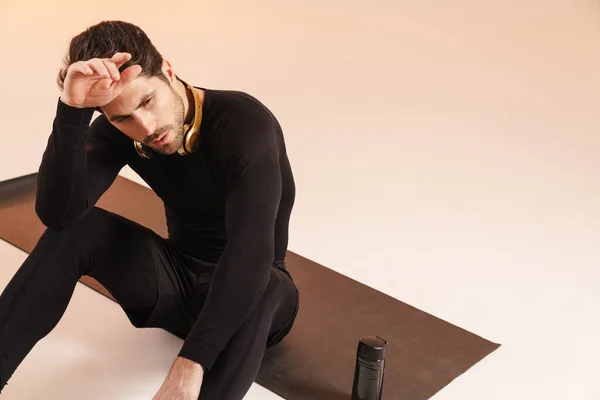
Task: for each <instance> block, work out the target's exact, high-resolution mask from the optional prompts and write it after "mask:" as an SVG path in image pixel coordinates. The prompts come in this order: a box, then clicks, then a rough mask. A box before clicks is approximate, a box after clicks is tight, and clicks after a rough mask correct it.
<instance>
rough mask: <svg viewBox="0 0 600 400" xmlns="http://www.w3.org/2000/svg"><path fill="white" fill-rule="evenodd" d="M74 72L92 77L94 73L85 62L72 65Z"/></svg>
mask: <svg viewBox="0 0 600 400" xmlns="http://www.w3.org/2000/svg"><path fill="white" fill-rule="evenodd" d="M70 69H71V71H72V72H78V73H80V74H82V75H92V74H93V73H94V71H93V70H92V69H91V68H90V67H89V66H88V65H87V64H86V63H85V62H83V61H78V62H76V63H74V64H73V65H71V67H70Z"/></svg>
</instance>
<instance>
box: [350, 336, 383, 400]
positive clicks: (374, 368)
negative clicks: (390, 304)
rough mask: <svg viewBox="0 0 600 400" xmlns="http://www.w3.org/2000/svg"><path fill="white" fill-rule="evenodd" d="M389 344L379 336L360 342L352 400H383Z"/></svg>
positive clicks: (363, 338) (363, 339) (368, 337)
mask: <svg viewBox="0 0 600 400" xmlns="http://www.w3.org/2000/svg"><path fill="white" fill-rule="evenodd" d="M386 349H387V342H386V341H385V339H382V338H380V337H379V336H365V337H362V338H360V341H359V342H358V350H357V351H356V369H355V371H354V384H353V385H352V400H381V394H382V392H383V373H384V370H385V353H386Z"/></svg>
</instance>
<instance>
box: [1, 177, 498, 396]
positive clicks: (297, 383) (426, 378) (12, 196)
mask: <svg viewBox="0 0 600 400" xmlns="http://www.w3.org/2000/svg"><path fill="white" fill-rule="evenodd" d="M36 182H37V174H32V175H27V176H23V177H20V178H15V179H11V180H8V181H4V182H0V238H2V239H4V240H5V241H7V242H9V243H11V244H13V245H14V246H16V247H18V248H20V249H22V250H24V251H26V252H31V250H32V249H33V247H34V246H35V244H36V242H37V240H38V239H39V237H40V236H41V234H42V233H43V231H44V229H45V227H44V226H43V225H42V223H41V222H40V221H39V219H38V218H37V216H36V214H35V209H34V204H35V190H36ZM97 206H98V207H102V208H104V209H107V210H110V211H112V212H115V213H118V214H120V215H122V216H124V217H127V218H130V219H132V220H134V221H136V222H138V223H140V224H142V225H145V226H147V227H149V228H151V229H153V230H154V231H155V232H157V233H158V234H159V235H161V236H163V237H164V236H165V235H166V224H165V217H164V209H163V206H162V202H161V200H160V199H159V198H158V197H157V196H156V195H155V194H154V192H152V191H151V190H150V189H148V188H146V187H145V186H142V185H140V184H138V183H136V182H133V181H131V180H128V179H126V178H123V177H121V176H119V177H117V179H116V181H115V182H114V184H113V185H112V186H111V187H110V189H109V190H108V191H107V192H106V193H105V194H104V195H103V196H102V198H101V199H100V201H99V202H98V204H97ZM287 266H288V269H289V271H290V273H291V275H292V276H293V277H294V281H295V282H296V285H297V286H298V289H299V291H300V311H299V313H298V317H297V320H296V323H295V325H294V328H293V329H292V331H291V333H290V334H289V335H288V336H287V337H286V338H285V339H284V340H283V341H282V342H281V343H279V344H278V345H277V346H275V347H273V348H271V349H269V350H267V352H266V353H265V357H264V359H263V363H262V366H261V369H260V371H259V374H258V376H257V379H256V382H257V383H258V384H260V385H261V386H264V387H265V388H267V389H269V390H271V391H272V392H274V393H277V394H278V395H280V396H281V397H283V398H286V399H290V400H349V399H350V394H351V392H352V382H353V379H354V365H355V358H356V348H357V345H358V341H359V339H360V337H361V336H369V335H373V336H374V335H377V336H381V337H382V338H384V339H386V340H387V341H388V356H387V363H386V371H385V379H384V385H383V392H384V393H383V399H385V400H413V399H414V400H417V399H428V398H430V397H432V396H433V395H434V394H435V393H436V392H438V391H439V390H441V389H442V388H443V387H444V386H446V385H447V384H448V383H450V382H451V381H452V380H453V379H455V378H456V377H458V376H459V375H461V374H462V373H464V372H465V371H467V370H468V369H469V368H470V367H472V366H473V365H474V364H476V363H477V362H479V361H480V360H481V359H483V358H484V357H486V356H487V355H488V354H490V353H491V352H493V351H494V350H496V349H497V348H498V347H499V345H498V344H495V343H492V342H490V341H488V340H485V339H483V338H481V337H479V336H477V335H475V334H472V333H470V332H467V331H465V330H464V329H461V328H459V327H457V326H454V325H452V324H450V323H448V322H446V321H443V320H441V319H439V318H437V317H435V316H432V315H430V314H427V313H425V312H423V311H420V310H418V309H416V308H414V307H412V306H410V305H407V304H405V303H402V302H401V301H398V300H396V299H394V298H393V297H390V296H388V295H386V294H384V293H381V292H379V291H377V290H374V289H372V288H370V287H368V286H366V285H363V284H361V283H360V282H357V281H355V280H353V279H350V278H348V277H345V276H344V275H341V274H339V273H337V272H335V271H333V270H331V269H329V268H326V267H324V266H321V265H319V264H317V263H315V262H312V261H310V260H308V259H306V258H304V257H301V256H299V255H297V254H294V253H293V252H288V258H287ZM81 282H82V283H84V284H86V285H88V286H90V287H92V288H93V289H95V290H97V291H99V292H100V293H102V294H104V295H105V296H107V297H109V298H112V297H111V296H110V295H109V294H108V292H106V290H104V288H102V286H101V285H100V284H99V283H98V282H96V281H95V280H93V279H91V278H89V277H83V278H82V279H81ZM113 300H114V299H113Z"/></svg>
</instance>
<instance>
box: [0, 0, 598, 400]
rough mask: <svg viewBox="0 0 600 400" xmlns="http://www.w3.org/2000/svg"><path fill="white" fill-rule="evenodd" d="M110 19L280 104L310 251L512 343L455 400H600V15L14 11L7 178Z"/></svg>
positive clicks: (120, 5) (261, 8)
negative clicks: (597, 385)
mask: <svg viewBox="0 0 600 400" xmlns="http://www.w3.org/2000/svg"><path fill="white" fill-rule="evenodd" d="M102 19H124V20H128V21H130V22H134V23H136V24H138V25H139V26H141V27H142V29H144V30H145V31H146V32H147V33H148V34H149V36H150V37H151V38H152V40H153V41H154V43H155V44H156V46H157V47H158V49H159V50H160V51H161V52H162V53H163V55H164V56H165V57H166V58H168V59H169V60H170V61H171V62H172V65H173V66H174V68H175V70H176V72H177V73H178V74H179V75H180V76H182V77H183V78H184V79H186V78H187V80H188V81H190V82H191V83H193V84H194V85H199V86H205V87H210V88H222V89H238V90H243V91H247V92H249V93H251V94H253V95H255V96H256V97H258V98H259V99H261V100H262V101H263V102H264V103H266V104H267V105H268V106H269V107H270V108H271V109H272V111H273V112H274V113H275V114H276V116H277V117H278V118H279V120H280V122H281V124H282V125H283V127H284V130H285V134H286V137H287V143H288V147H289V154H290V159H291V162H292V166H293V168H294V173H295V176H296V181H297V187H298V197H297V203H296V207H295V210H294V214H293V219H292V225H291V237H290V249H291V250H292V251H295V252H297V253H299V254H302V255H304V256H306V257H309V258H311V259H313V260H315V261H317V262H320V263H323V264H325V265H327V266H328V267H330V268H332V269H335V270H337V271H340V272H342V273H344V274H346V275H348V276H351V277H353V278H355V279H358V280H360V281H362V282H364V283H366V284H368V285H370V286H373V287H375V288H377V289H379V290H381V291H384V292H386V293H389V294H390V295H392V296H394V297H396V298H398V299H400V300H402V301H405V302H407V303H409V304H411V305H414V306H415V307H418V308H420V309H423V310H425V311H427V312H431V313H433V314H435V315H437V316H439V317H440V318H443V319H445V320H448V321H450V322H452V323H455V324H457V325H459V326H461V327H464V328H465V329H468V330H471V331H473V332H475V333H477V334H480V335H482V336H484V337H486V338H489V339H490V340H493V341H497V342H500V343H502V344H503V345H504V346H503V347H502V348H501V349H500V350H498V351H497V352H496V353H494V354H493V355H491V356H490V357H489V358H487V359H486V360H484V361H483V362H482V363H481V364H479V365H477V366H476V367H475V368H474V369H472V370H471V371H469V373H467V374H466V375H464V376H463V377H461V378H460V379H458V380H457V381H456V382H455V383H453V384H452V385H450V386H449V387H448V388H446V389H445V390H444V391H443V392H442V393H440V395H439V398H442V399H449V398H457V399H466V398H473V399H481V398H486V399H490V398H496V397H493V395H497V396H498V397H497V398H502V399H506V398H523V399H526V398H527V399H529V398H544V399H550V398H556V399H588V398H589V399H591V398H592V397H594V398H597V396H596V395H598V396H600V393H599V392H598V391H596V389H593V388H592V384H591V382H592V379H594V378H593V377H594V374H593V372H592V370H593V368H595V366H597V363H598V362H599V361H600V348H599V345H598V344H597V343H596V339H594V338H597V337H598V335H599V334H600V327H599V325H598V324H599V323H598V320H597V315H598V314H597V310H598V306H599V305H600V295H599V294H598V293H599V291H600V290H599V286H600V273H599V272H598V266H599V265H600V256H599V253H600V229H599V225H600V206H599V204H600V183H599V179H598V171H600V157H599V155H600V135H599V134H598V131H599V128H600V119H599V118H598V110H600V78H599V76H600V74H599V73H600V4H599V3H598V2H597V1H593V0H545V1H542V0H519V1H517V0H508V1H507V0H504V1H500V0H478V1H475V0H454V1H450V0H438V1H423V0H421V1H416V0H415V1H371V2H358V1H354V0H345V1H342V0H330V1H314V0H312V1H304V2H296V3H295V4H294V5H292V4H290V3H286V2H281V1H279V2H278V1H267V0H259V1H252V2H251V1H241V0H237V1H229V2H208V1H193V2H192V1H174V2H158V1H143V2H142V1H129V2H120V1H113V0H105V1H88V2H82V1H74V0H57V1H54V2H52V3H51V4H50V3H48V4H46V3H42V2H39V3H35V2H17V0H2V1H1V2H0V31H1V33H2V34H1V35H0V48H1V50H2V54H3V55H4V58H3V61H2V63H0V72H1V74H2V78H3V79H2V80H0V92H1V93H2V96H1V97H0V113H1V115H0V132H2V143H3V150H4V151H3V153H2V156H1V157H0V180H3V179H8V178H12V177H16V176H19V175H23V174H28V173H32V172H36V171H37V168H38V166H39V161H40V157H41V154H42V152H43V150H44V148H45V145H46V140H47V137H48V134H49V133H50V130H51V126H52V120H53V117H54V112H55V108H56V101H57V98H58V96H59V94H60V93H59V91H58V89H57V87H56V84H55V77H56V73H57V71H58V68H59V66H60V63H61V60H62V58H63V56H64V54H65V51H66V47H67V45H68V42H69V39H70V38H71V36H73V35H75V34H77V33H79V32H80V31H81V30H83V29H85V28H86V27H87V26H89V25H92V24H95V23H96V22H99V21H100V20H102ZM122 174H123V175H125V176H127V177H131V178H133V179H137V180H138V181H139V178H137V177H135V176H134V174H133V173H132V172H131V171H130V170H128V169H125V170H124V171H123V172H122ZM594 315H595V316H596V317H595V319H594V318H592V316H594ZM398 356H401V355H398ZM540 391H546V392H544V394H543V395H541V393H542V392H540ZM594 391H595V392H594ZM492 392H493V393H492ZM592 392H594V393H595V394H594V393H592ZM516 393H518V395H517V394H516ZM521 396H523V397H521ZM553 396H556V397H553Z"/></svg>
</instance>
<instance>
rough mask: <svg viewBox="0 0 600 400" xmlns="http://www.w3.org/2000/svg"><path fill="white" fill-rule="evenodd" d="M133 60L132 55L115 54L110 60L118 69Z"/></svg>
mask: <svg viewBox="0 0 600 400" xmlns="http://www.w3.org/2000/svg"><path fill="white" fill-rule="evenodd" d="M130 59H131V54H130V53H115V54H114V55H113V56H112V57H111V58H110V60H111V61H112V62H114V63H115V65H116V66H117V69H118V68H121V65H123V64H125V63H126V62H127V61H129V60H130Z"/></svg>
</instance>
